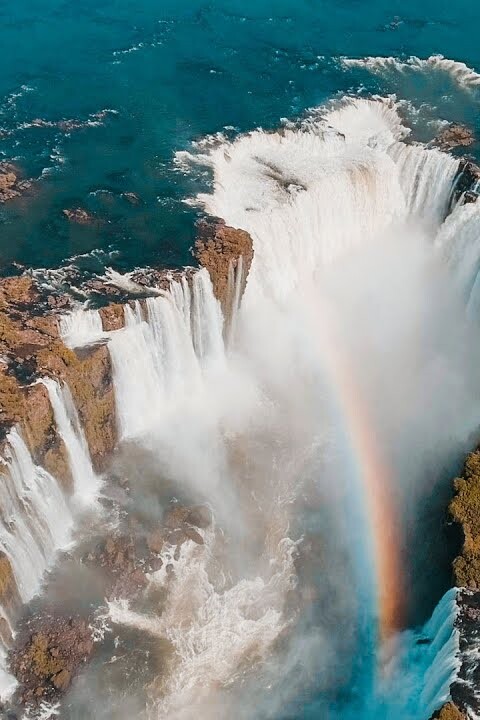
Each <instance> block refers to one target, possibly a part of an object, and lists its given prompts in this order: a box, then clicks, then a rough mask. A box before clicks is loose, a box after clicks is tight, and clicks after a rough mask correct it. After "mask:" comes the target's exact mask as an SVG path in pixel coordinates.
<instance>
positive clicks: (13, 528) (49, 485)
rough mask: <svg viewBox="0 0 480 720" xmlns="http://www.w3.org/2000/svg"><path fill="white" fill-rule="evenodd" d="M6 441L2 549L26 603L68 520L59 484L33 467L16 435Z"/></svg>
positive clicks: (0, 490)
mask: <svg viewBox="0 0 480 720" xmlns="http://www.w3.org/2000/svg"><path fill="white" fill-rule="evenodd" d="M7 441H8V446H7V450H6V459H7V462H8V465H9V467H8V471H7V473H6V474H5V476H4V482H2V484H1V486H0V508H1V525H0V547H1V549H2V551H3V552H4V553H5V554H6V556H7V557H8V559H9V560H10V562H11V565H12V570H13V573H14V576H15V581H16V585H17V589H18V592H19V595H20V598H21V600H22V602H24V603H26V602H28V601H29V600H30V599H31V598H32V597H33V595H35V593H36V592H37V590H38V588H39V586H40V582H41V579H42V577H43V575H44V573H45V570H46V569H47V568H48V567H50V565H51V564H52V562H53V559H54V556H55V552H56V550H57V549H58V548H60V547H62V546H64V545H65V543H66V542H67V540H68V538H69V531H70V527H71V524H72V515H71V512H70V510H69V508H68V505H67V502H66V499H65V496H64V494H63V492H62V490H61V488H60V485H59V484H58V482H57V480H56V479H55V478H53V477H52V476H51V475H50V474H49V473H48V472H47V471H46V470H44V469H43V468H41V467H38V466H36V465H35V464H34V463H33V460H32V457H31V455H30V452H29V450H28V448H27V446H26V445H25V443H24V441H23V439H22V437H21V435H20V434H19V432H18V431H17V430H15V429H14V430H11V431H10V433H9V434H8V436H7Z"/></svg>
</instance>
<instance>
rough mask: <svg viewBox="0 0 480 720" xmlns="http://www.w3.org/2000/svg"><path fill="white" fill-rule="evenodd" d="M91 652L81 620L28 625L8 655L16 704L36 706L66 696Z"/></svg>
mask: <svg viewBox="0 0 480 720" xmlns="http://www.w3.org/2000/svg"><path fill="white" fill-rule="evenodd" d="M93 648H94V643H93V636H92V630H91V628H90V627H89V624H88V622H87V620H86V619H84V618H80V617H58V616H57V617H51V616H43V617H42V616H40V617H35V618H33V619H31V620H30V621H28V622H27V623H26V624H25V626H24V627H23V628H21V630H20V635H19V639H18V641H17V642H16V646H15V649H14V650H13V651H12V653H11V655H10V664H11V668H12V671H13V672H14V674H15V677H16V678H17V680H18V681H19V683H20V688H19V690H18V702H19V703H20V704H23V705H25V704H37V703H40V702H42V701H45V700H53V699H55V697H57V696H58V695H60V694H61V693H63V692H65V691H66V690H67V689H68V688H69V686H70V683H71V681H72V679H73V677H74V676H75V674H76V673H77V672H78V670H79V668H80V667H81V666H82V664H83V663H85V662H86V660H87V659H88V658H89V657H90V655H91V654H92V652H93Z"/></svg>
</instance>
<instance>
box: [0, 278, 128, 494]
mask: <svg viewBox="0 0 480 720" xmlns="http://www.w3.org/2000/svg"><path fill="white" fill-rule="evenodd" d="M50 298H51V296H49V295H46V294H45V293H42V292H41V291H40V290H39V289H38V288H37V286H36V284H35V282H34V281H33V280H32V278H30V277H28V276H21V277H16V278H6V279H4V280H0V355H1V357H2V360H3V362H2V363H1V364H0V423H1V424H0V429H1V430H2V431H3V436H5V433H6V432H7V431H8V430H9V429H10V427H11V426H12V425H14V424H16V423H20V425H21V427H22V429H23V431H24V434H25V437H26V439H27V442H28V444H29V446H30V449H31V451H32V455H33V457H34V460H35V461H36V462H37V463H39V464H41V465H43V466H44V467H45V468H46V469H47V470H49V472H51V473H52V474H53V475H54V476H55V477H56V478H57V479H59V480H60V481H63V482H65V484H66V485H67V486H68V484H69V483H70V481H71V478H70V473H69V470H68V463H67V459H66V450H65V447H64V445H63V441H62V440H61V438H60V437H59V435H58V433H57V430H56V427H55V423H54V419H53V413H52V410H51V407H50V403H49V401H48V395H47V392H46V389H45V388H44V387H43V386H41V385H32V383H33V382H34V381H35V380H36V379H38V378H41V377H43V376H45V375H49V376H53V377H56V378H57V379H58V380H59V381H60V382H62V381H65V382H67V383H68V386H69V387H70V390H71V392H72V395H73V398H74V401H75V404H76V407H77V409H78V412H79V414H80V417H81V420H82V422H83V425H84V430H85V435H86V437H87V441H88V444H89V447H90V452H91V455H92V460H93V462H94V465H95V467H96V468H97V469H102V468H103V467H104V465H105V462H106V460H107V457H108V455H109V454H110V453H111V452H112V450H113V448H114V446H115V442H116V424H115V403H114V397H113V386H112V378H111V366H110V356H109V353H108V349H107V348H106V347H105V346H96V347H92V348H88V349H86V350H85V351H82V352H81V353H80V352H79V353H76V352H74V351H73V350H70V349H68V348H67V347H66V346H65V345H64V343H63V341H62V340H61V338H60V336H59V329H58V319H57V317H58V316H57V309H56V308H57V304H56V303H52V302H51V299H50ZM65 302H66V301H65ZM52 305H53V307H52Z"/></svg>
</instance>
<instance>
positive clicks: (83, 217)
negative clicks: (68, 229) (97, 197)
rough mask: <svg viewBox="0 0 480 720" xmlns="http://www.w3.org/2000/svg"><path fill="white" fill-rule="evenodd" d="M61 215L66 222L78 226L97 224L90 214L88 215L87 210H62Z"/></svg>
mask: <svg viewBox="0 0 480 720" xmlns="http://www.w3.org/2000/svg"><path fill="white" fill-rule="evenodd" d="M63 214H64V215H65V217H66V218H67V220H69V221H70V222H73V223H77V224H78V225H93V224H94V223H96V222H98V221H97V219H96V218H95V216H94V215H92V213H89V212H87V210H84V209H83V208H79V207H77V208H70V209H67V210H63Z"/></svg>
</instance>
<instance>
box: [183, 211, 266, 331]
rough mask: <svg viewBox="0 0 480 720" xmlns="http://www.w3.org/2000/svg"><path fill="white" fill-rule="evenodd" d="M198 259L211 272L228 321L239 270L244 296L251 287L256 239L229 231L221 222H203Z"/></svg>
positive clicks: (199, 233) (236, 230) (241, 292)
mask: <svg viewBox="0 0 480 720" xmlns="http://www.w3.org/2000/svg"><path fill="white" fill-rule="evenodd" d="M195 257H196V258H197V260H198V262H199V263H200V265H202V266H203V267H205V268H206V269H207V270H208V272H209V274H210V278H211V280H212V285H213V290H214V293H215V296H216V297H217V299H218V300H219V301H220V303H221V305H222V307H223V311H224V314H225V315H226V316H227V317H228V316H229V315H230V314H231V312H232V303H233V299H234V286H235V273H236V271H237V270H238V271H240V269H241V278H239V282H240V285H241V288H240V294H243V291H244V289H245V286H246V283H247V278H248V273H249V271H250V266H251V264H252V260H253V242H252V238H251V237H250V235H249V234H248V233H247V232H245V230H238V229H235V228H231V227H228V226H227V225H226V224H225V223H224V222H223V221H221V220H218V221H215V222H208V221H203V220H202V221H201V222H199V223H198V238H197V240H196V242H195ZM240 258H242V260H241V263H240Z"/></svg>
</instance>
